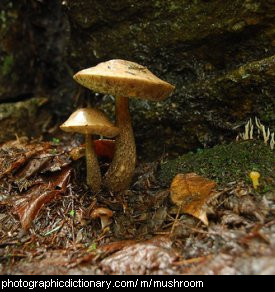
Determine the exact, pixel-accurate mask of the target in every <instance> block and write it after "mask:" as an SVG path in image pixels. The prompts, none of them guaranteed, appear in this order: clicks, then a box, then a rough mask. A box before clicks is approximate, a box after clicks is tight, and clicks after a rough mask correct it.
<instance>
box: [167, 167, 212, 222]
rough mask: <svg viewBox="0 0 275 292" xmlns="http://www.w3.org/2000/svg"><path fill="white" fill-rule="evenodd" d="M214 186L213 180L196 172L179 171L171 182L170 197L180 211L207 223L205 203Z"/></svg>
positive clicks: (210, 195)
mask: <svg viewBox="0 0 275 292" xmlns="http://www.w3.org/2000/svg"><path fill="white" fill-rule="evenodd" d="M215 186H216V183H215V182H214V181H211V180H209V179H206V178H204V177H202V176H199V175H197V174H196V173H187V174H181V173H179V174H177V175H176V176H175V177H174V179H173V181H172V183H171V187H170V198H171V200H172V202H173V203H174V204H176V205H177V206H179V207H180V208H181V212H182V213H187V214H190V215H193V216H194V217H196V218H198V219H200V220H201V221H202V222H203V223H204V224H205V225H208V219H207V215H206V210H205V205H206V202H207V201H208V200H209V198H210V197H212V195H213V192H212V190H213V189H214V187H215Z"/></svg>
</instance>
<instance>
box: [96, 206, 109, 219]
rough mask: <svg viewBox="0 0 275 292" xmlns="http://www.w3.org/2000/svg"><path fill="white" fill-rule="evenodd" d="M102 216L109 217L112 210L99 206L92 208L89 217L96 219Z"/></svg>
mask: <svg viewBox="0 0 275 292" xmlns="http://www.w3.org/2000/svg"><path fill="white" fill-rule="evenodd" d="M102 216H105V217H109V218H111V217H112V216H113V211H112V210H110V209H107V208H104V207H99V208H96V209H94V210H93V211H92V213H91V217H92V218H93V219H96V218H99V217H102Z"/></svg>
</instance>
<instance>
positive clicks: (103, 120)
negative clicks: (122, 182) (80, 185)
mask: <svg viewBox="0 0 275 292" xmlns="http://www.w3.org/2000/svg"><path fill="white" fill-rule="evenodd" d="M60 128H61V129H62V130H63V131H65V132H77V133H81V134H84V135H85V144H86V166H87V185H89V186H90V187H91V188H92V189H93V191H94V192H99V191H100V186H101V173H100V168H99V164H98V160H97V157H96V154H95V151H94V145H93V141H92V134H97V135H102V136H106V137H109V138H112V137H115V136H117V135H118V133H119V129H118V128H117V127H115V126H114V125H113V124H112V123H111V122H110V121H109V119H108V117H107V116H106V115H105V114H104V113H103V112H101V111H99V110H97V109H93V108H81V109H78V110H77V111H75V112H74V113H72V115H71V116H70V117H69V118H68V120H67V121H66V122H65V123H63V124H62V125H61V126H60Z"/></svg>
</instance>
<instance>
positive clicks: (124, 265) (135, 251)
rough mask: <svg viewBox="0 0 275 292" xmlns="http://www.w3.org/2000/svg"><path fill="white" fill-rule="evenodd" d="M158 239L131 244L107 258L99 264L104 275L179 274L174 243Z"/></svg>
mask: <svg viewBox="0 0 275 292" xmlns="http://www.w3.org/2000/svg"><path fill="white" fill-rule="evenodd" d="M163 241H164V244H162V238H161V237H157V238H156V239H151V240H148V241H144V242H141V243H135V244H133V243H132V242H130V244H129V245H128V246H127V245H126V246H125V247H124V248H122V249H121V250H120V251H117V252H115V253H113V254H112V255H110V256H108V257H106V258H105V259H103V260H102V261H101V262H100V263H99V267H100V268H101V269H102V270H103V272H104V273H108V274H115V275H117V274H122V275H133V274H134V275H137V274H138V275H148V274H150V275H152V274H177V273H178V269H177V268H176V267H175V265H174V263H175V262H176V260H177V259H178V255H177V253H176V252H175V251H174V250H173V249H172V248H171V246H172V242H171V241H170V242H168V240H167V239H165V238H164V240H163Z"/></svg>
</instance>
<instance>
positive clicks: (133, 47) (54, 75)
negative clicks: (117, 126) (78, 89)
mask: <svg viewBox="0 0 275 292" xmlns="http://www.w3.org/2000/svg"><path fill="white" fill-rule="evenodd" d="M272 2H273V1H264V0H245V1H241V0H232V1H230V2H224V1H222V2H221V1H217V0H211V1H191V2H190V1H187V0H169V1H158V0H152V1H145V0H141V1H138V2H137V1H134V0H126V1H121V0H115V1H111V3H110V1H106V0H91V1H87V0H79V1H72V0H67V1H61V0H54V1H51V3H50V4H49V3H48V2H47V1H43V0H42V1H35V0H31V1H28V3H27V4H26V3H24V2H22V3H21V2H18V1H12V0H4V1H1V4H0V20H1V25H0V40H1V42H0V53H1V57H0V101H1V100H2V101H4V102H7V101H10V100H21V98H22V97H24V98H26V97H31V96H34V95H35V96H37V94H39V95H40V94H41V93H42V95H44V96H45V93H47V94H46V95H47V96H48V95H51V97H50V103H49V104H50V105H52V108H51V109H54V110H56V109H57V108H58V111H60V110H61V109H62V114H63V118H64V117H65V116H67V115H68V114H69V113H70V112H71V108H70V99H71V97H72V95H73V94H74V92H73V91H74V82H73V80H72V78H71V75H72V74H73V72H76V71H78V70H79V69H83V68H85V67H90V66H93V65H96V64H97V63H99V62H101V61H106V60H109V59H114V58H123V59H127V60H131V61H135V62H138V63H140V64H142V65H145V66H147V67H148V68H149V69H150V70H152V72H153V73H155V74H156V75H157V76H159V77H160V78H162V79H164V80H167V81H168V82H170V83H172V84H174V85H175V86H176V90H175V92H174V94H173V95H172V97H171V98H169V99H167V100H166V101H164V102H161V103H153V102H141V101H133V102H132V103H131V111H132V115H133V122H134V130H135V136H136V141H137V147H138V153H139V154H140V156H141V157H142V158H146V159H154V158H156V157H159V156H160V155H162V154H163V153H169V155H170V156H171V157H173V156H177V155H178V154H183V153H185V152H186V151H188V150H190V149H195V148H203V147H211V146H213V145H215V144H217V143H220V142H223V141H231V140H232V138H233V137H235V136H236V133H237V132H238V131H239V127H240V126H241V125H243V124H244V123H245V122H246V121H247V120H248V119H249V118H250V117H253V116H255V115H256V116H258V117H259V118H260V119H261V120H262V121H263V122H264V124H265V125H267V126H269V127H271V130H272V131H274V127H275V116H274V82H273V80H274V66H275V65H274V63H275V60H274V58H275V57H274V55H275V46H274V26H273V25H272V24H273V23H274V15H275V11H274V5H273V3H272ZM67 63H68V64H69V67H68V66H67ZM68 69H69V70H68ZM52 92H54V94H52ZM89 94H90V95H93V98H94V105H96V106H99V107H101V108H102V109H104V110H106V111H107V112H108V113H109V114H110V115H113V110H114V102H113V100H112V99H111V98H108V97H105V98H104V99H103V100H102V98H101V97H100V96H95V95H94V94H93V93H89ZM64 102H65V103H66V105H65V106H64V105H63V104H64ZM61 104H62V106H59V107H58V106H57V105H61ZM56 111H57V110H56ZM63 118H62V119H63ZM145 121H146V122H145ZM152 129H154V132H155V133H158V139H157V141H156V139H152ZM149 149H150V150H149Z"/></svg>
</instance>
